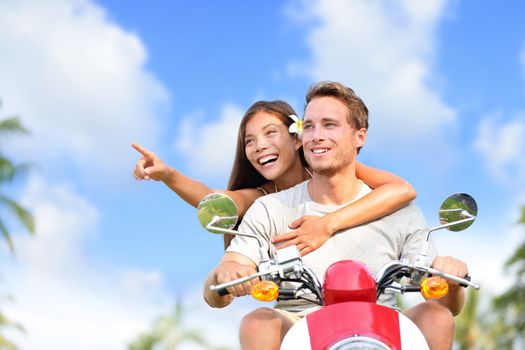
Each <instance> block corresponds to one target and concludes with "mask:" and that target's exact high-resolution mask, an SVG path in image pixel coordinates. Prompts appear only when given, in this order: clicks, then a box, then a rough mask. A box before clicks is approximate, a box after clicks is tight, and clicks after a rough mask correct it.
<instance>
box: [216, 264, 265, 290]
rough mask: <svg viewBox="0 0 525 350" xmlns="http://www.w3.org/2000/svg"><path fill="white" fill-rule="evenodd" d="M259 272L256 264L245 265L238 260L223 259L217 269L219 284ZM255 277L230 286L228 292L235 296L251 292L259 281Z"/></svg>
mask: <svg viewBox="0 0 525 350" xmlns="http://www.w3.org/2000/svg"><path fill="white" fill-rule="evenodd" d="M255 272H257V271H256V269H255V267H254V266H250V265H244V264H241V263H238V262H236V261H223V262H221V264H220V265H219V266H218V267H217V269H216V270H215V275H216V281H217V284H221V283H225V282H230V281H232V280H235V279H238V278H242V277H245V276H248V275H251V274H253V273H255ZM258 281H259V279H258V278H255V279H252V280H250V281H247V282H244V283H242V284H238V285H236V286H233V287H230V288H228V292H229V293H230V294H231V295H232V296H235V297H241V296H244V295H248V294H250V291H251V288H252V285H253V284H255V283H256V282H258Z"/></svg>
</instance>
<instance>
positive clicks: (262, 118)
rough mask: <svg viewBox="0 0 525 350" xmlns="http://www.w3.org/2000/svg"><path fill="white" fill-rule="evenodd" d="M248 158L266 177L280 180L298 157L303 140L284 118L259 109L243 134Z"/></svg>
mask: <svg viewBox="0 0 525 350" xmlns="http://www.w3.org/2000/svg"><path fill="white" fill-rule="evenodd" d="M244 144H245V147H244V150H245V152H246V157H247V158H248V160H249V161H250V163H251V164H252V165H253V167H254V168H255V170H257V171H258V172H259V173H260V174H261V175H262V176H264V177H265V178H266V179H267V180H273V181H275V180H277V179H279V178H280V177H281V176H282V175H286V172H287V171H288V170H289V169H291V168H292V166H293V165H294V164H295V163H296V162H297V161H300V160H299V154H298V153H297V150H298V149H299V148H300V147H301V143H300V141H298V140H297V139H296V138H294V137H293V136H292V135H290V133H289V132H288V126H286V125H285V124H284V123H283V122H282V120H281V119H280V118H279V117H277V116H275V115H274V114H271V113H268V112H266V111H259V112H257V113H256V114H255V115H254V116H253V117H252V118H251V119H250V120H249V121H248V122H247V123H246V130H245V133H244Z"/></svg>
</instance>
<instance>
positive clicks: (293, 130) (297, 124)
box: [288, 114, 303, 138]
mask: <svg viewBox="0 0 525 350" xmlns="http://www.w3.org/2000/svg"><path fill="white" fill-rule="evenodd" d="M288 117H289V118H291V119H292V120H293V121H294V123H293V124H292V125H290V127H289V128H288V131H289V132H290V134H297V136H298V137H299V138H300V137H301V136H302V135H303V121H302V120H301V119H299V118H298V117H297V116H296V115H295V114H292V115H289V116H288Z"/></svg>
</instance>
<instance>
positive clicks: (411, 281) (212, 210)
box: [199, 194, 479, 350]
mask: <svg viewBox="0 0 525 350" xmlns="http://www.w3.org/2000/svg"><path fill="white" fill-rule="evenodd" d="M439 213H440V222H441V225H440V226H437V227H434V228H432V229H430V230H428V232H427V235H426V240H425V242H424V245H423V247H422V249H421V252H420V254H417V255H416V256H413V257H411V258H410V259H405V260H396V261H392V262H390V263H388V264H387V265H385V266H384V267H383V268H382V269H381V271H380V272H379V273H378V275H377V276H376V278H374V276H373V275H372V273H371V272H370V271H369V269H368V268H367V267H366V266H365V265H364V264H362V263H360V262H358V261H353V260H344V261H339V262H336V263H334V264H332V265H331V266H330V267H329V268H328V269H327V270H326V274H325V278H324V283H323V285H322V286H321V284H320V282H319V280H318V278H317V277H316V276H315V275H314V273H313V272H312V271H311V270H310V269H309V268H308V267H307V266H305V265H303V263H302V260H301V257H300V254H299V251H298V250H297V248H296V247H295V246H292V247H288V248H284V249H280V250H276V251H275V252H273V254H272V258H270V254H269V253H268V252H267V251H266V250H265V249H264V248H262V247H263V245H262V242H260V241H259V240H260V239H259V237H257V236H255V235H252V234H249V233H243V232H239V231H235V230H232V229H231V227H234V226H235V223H236V221H237V214H236V208H235V204H234V203H233V201H231V199H229V198H228V197H226V196H225V195H222V194H212V195H209V196H207V197H206V198H204V199H203V200H202V201H201V203H200V204H199V220H200V222H201V224H203V226H204V227H205V228H206V229H207V230H209V231H211V232H214V233H229V234H235V235H243V236H250V237H253V238H255V239H257V240H258V241H259V244H260V247H261V249H260V253H261V261H262V262H261V264H260V265H259V267H258V272H257V273H255V274H252V275H250V276H246V277H244V278H240V279H236V280H233V281H230V282H227V283H223V284H220V285H217V286H211V287H210V289H211V290H215V291H217V293H219V294H220V295H224V294H227V293H228V292H227V290H226V289H227V288H229V287H231V286H234V285H237V284H240V283H244V282H245V281H249V280H251V279H253V278H257V277H259V278H260V279H261V282H259V283H258V284H256V285H255V286H254V287H253V288H252V291H251V294H252V296H253V297H254V298H256V299H258V300H262V301H272V300H290V299H304V300H307V301H310V302H313V303H315V304H317V305H319V306H320V309H319V310H317V311H314V312H312V313H310V314H308V315H307V316H305V317H304V318H302V319H301V320H300V321H298V322H297V323H296V324H295V325H294V326H293V327H292V328H291V329H290V330H289V331H288V333H287V334H286V336H285V338H284V340H283V342H282V344H281V349H283V350H292V349H293V350H295V349H313V350H318V349H323V350H324V349H329V350H336V349H338V350H342V349H372V350H376V349H377V350H380V349H381V350H385V349H393V350H400V349H403V350H407V349H414V350H416V349H417V350H421V349H428V345H427V343H426V341H425V338H424V337H423V334H422V333H421V331H420V330H419V328H418V327H417V326H416V325H415V324H414V323H412V321H410V320H409V319H408V318H407V317H406V316H404V315H403V314H402V313H400V312H398V311H396V310H393V309H391V308H389V307H387V306H383V305H380V304H377V303H376V301H377V298H378V297H379V296H380V295H381V294H382V293H384V292H385V291H394V292H398V293H405V292H420V293H421V294H423V296H425V297H426V298H439V297H442V296H444V295H446V293H447V292H448V284H447V282H446V279H449V280H452V281H454V282H457V283H459V284H460V285H462V286H465V287H467V286H470V287H473V288H475V289H479V286H478V285H476V284H473V283H471V282H470V277H468V276H467V277H465V278H459V277H456V276H453V275H449V274H446V273H443V272H440V271H437V270H435V269H433V268H431V267H430V265H431V261H430V259H429V257H428V255H427V249H428V240H429V237H430V234H431V232H433V231H436V230H439V229H443V228H448V229H450V230H453V231H459V230H463V229H465V228H467V227H468V226H470V225H471V224H472V222H473V221H474V220H475V219H476V215H477V205H476V203H475V201H474V199H473V198H472V197H470V196H469V195H466V194H455V195H453V196H450V197H449V198H447V200H445V202H443V205H442V206H441V208H440V211H439Z"/></svg>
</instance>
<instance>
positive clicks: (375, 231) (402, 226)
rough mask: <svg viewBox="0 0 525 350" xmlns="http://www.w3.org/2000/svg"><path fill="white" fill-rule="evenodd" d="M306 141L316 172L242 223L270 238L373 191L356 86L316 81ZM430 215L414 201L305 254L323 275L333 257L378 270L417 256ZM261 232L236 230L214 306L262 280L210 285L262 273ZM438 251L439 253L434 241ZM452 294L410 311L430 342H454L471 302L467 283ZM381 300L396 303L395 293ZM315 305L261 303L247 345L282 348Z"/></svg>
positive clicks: (460, 272)
mask: <svg viewBox="0 0 525 350" xmlns="http://www.w3.org/2000/svg"><path fill="white" fill-rule="evenodd" d="M306 102H307V105H306V108H305V113H304V120H303V129H304V131H303V135H302V143H303V148H304V153H305V157H306V160H307V162H308V164H309V165H310V167H311V170H312V172H313V176H312V179H311V180H309V181H306V182H303V183H302V184H299V185H297V186H295V187H294V188H291V189H289V190H286V191H282V192H279V193H276V194H272V195H269V196H266V197H263V198H261V199H259V200H257V201H256V202H255V203H254V204H253V206H252V207H251V208H250V209H249V210H248V212H247V213H246V215H245V217H244V220H243V222H242V223H241V225H240V227H239V230H240V231H245V232H252V233H255V234H257V235H259V236H260V237H262V238H263V240H264V241H266V242H267V244H268V246H269V245H270V243H269V242H270V241H271V240H272V237H274V236H276V235H279V234H282V233H284V232H286V231H288V226H287V225H288V223H290V222H292V221H293V220H294V219H296V218H298V217H301V216H303V215H318V216H319V215H323V214H326V213H328V212H332V211H334V210H336V209H337V208H339V207H340V206H342V205H345V204H347V203H348V202H351V201H354V200H356V199H358V198H360V197H362V196H364V195H365V194H366V193H367V192H369V191H370V188H368V187H367V186H366V185H365V184H364V183H362V182H361V181H360V180H358V179H357V177H356V174H355V166H356V156H357V153H358V152H359V150H360V149H361V147H362V146H363V145H364V144H365V140H366V135H367V128H368V110H367V108H366V106H365V104H364V103H363V101H362V100H361V99H360V98H359V97H358V96H356V95H355V93H354V91H353V90H352V89H350V88H348V87H346V86H344V85H342V84H340V83H335V82H321V83H318V84H315V85H313V86H311V87H310V89H309V91H308V93H307V96H306ZM425 226H426V225H425V222H424V219H423V218H422V216H421V213H420V211H419V209H418V208H417V207H416V206H415V205H414V204H410V205H408V206H406V207H405V208H402V209H400V210H398V211H397V212H395V213H393V214H390V215H388V216H386V217H384V218H382V219H381V220H376V221H373V222H371V223H368V224H366V225H361V226H358V227H355V228H352V229H348V230H344V231H341V232H338V233H337V234H335V235H333V236H332V237H331V238H330V239H329V240H328V241H327V242H326V243H325V244H324V245H323V246H321V247H320V248H319V249H318V250H316V251H314V252H312V253H310V254H308V255H307V256H305V257H304V258H303V262H304V263H305V264H306V265H308V266H310V267H311V268H312V269H313V270H314V272H315V273H316V275H317V276H318V277H319V278H322V277H323V276H324V272H325V270H326V268H327V267H328V266H329V265H330V264H332V263H333V262H336V261H340V260H344V259H354V260H359V261H362V262H364V263H365V264H366V265H367V266H368V267H369V268H370V269H371V270H372V272H373V273H377V272H378V270H379V269H380V268H381V266H383V265H384V264H385V263H387V262H389V261H391V260H394V259H399V258H403V257H406V256H410V255H414V254H416V253H418V252H419V249H420V248H421V243H422V241H423V240H424V234H423V233H424V232H425V229H426V227H425ZM257 248H258V245H257V242H256V241H255V240H254V239H250V238H245V237H240V236H237V237H236V238H235V239H234V240H233V242H232V244H231V245H230V247H229V248H228V250H227V252H226V253H225V254H224V257H223V259H222V260H221V262H220V264H219V265H218V266H217V267H216V268H215V269H214V270H213V271H212V272H211V273H210V275H209V276H208V278H207V280H206V283H205V292H204V298H205V300H206V301H207V302H208V304H209V305H211V306H213V307H224V306H227V305H228V304H230V303H231V302H232V301H233V299H234V298H235V297H238V296H243V295H246V294H249V292H250V287H251V285H252V283H254V282H255V281H249V282H246V283H244V284H242V285H238V286H235V287H231V288H229V289H228V291H229V292H230V295H227V296H224V297H220V296H218V294H217V293H215V292H210V291H209V290H208V287H209V286H210V285H211V284H218V283H223V282H226V281H230V280H232V279H236V278H239V277H243V276H246V275H248V274H251V273H253V272H255V269H256V266H257V264H258V263H259V262H260V261H259V253H258V249H257ZM430 251H431V256H432V258H434V256H435V255H436V253H435V249H434V248H433V247H432V249H431V250H430ZM433 267H434V268H436V269H438V270H441V271H443V272H447V273H450V274H453V275H456V276H461V277H464V276H465V275H466V274H467V273H468V270H467V266H466V265H465V263H463V262H461V261H459V260H457V259H454V258H451V257H435V259H434V261H433ZM449 288H450V291H449V294H448V295H447V296H446V297H443V298H441V299H439V300H437V301H425V302H423V303H421V304H419V305H416V306H415V307H413V308H411V309H409V310H407V311H406V312H405V314H406V315H407V316H408V317H409V318H410V319H412V321H414V322H415V323H416V325H418V327H419V328H420V329H421V331H422V332H423V334H424V335H425V338H426V339H427V342H428V343H429V346H430V348H431V349H450V348H451V347H452V340H453V335H454V319H453V315H456V314H458V313H459V311H460V310H461V308H462V306H463V303H464V291H463V288H461V287H459V286H458V285H457V284H454V283H449ZM380 302H381V303H384V304H387V305H390V306H394V304H395V300H394V296H393V295H384V296H383V298H382V299H381V300H380ZM311 311H312V305H307V304H304V303H298V302H295V303H294V302H280V303H277V305H276V307H275V308H274V309H271V308H259V309H257V310H254V311H252V312H251V313H249V314H248V315H247V316H245V317H244V318H243V320H242V322H241V330H240V341H241V346H242V348H243V349H278V348H279V346H280V343H281V341H282V339H283V338H284V336H285V335H286V332H287V331H288V330H289V329H290V327H291V326H292V325H293V324H294V323H295V321H296V320H297V319H298V318H299V317H302V316H303V315H304V314H305V313H308V312H311Z"/></svg>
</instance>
